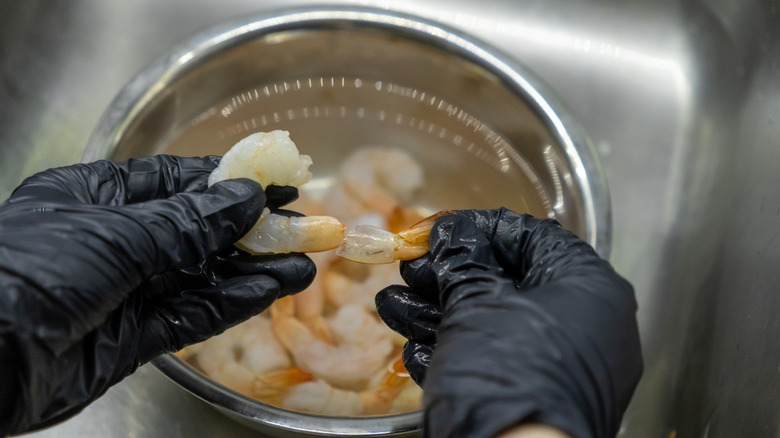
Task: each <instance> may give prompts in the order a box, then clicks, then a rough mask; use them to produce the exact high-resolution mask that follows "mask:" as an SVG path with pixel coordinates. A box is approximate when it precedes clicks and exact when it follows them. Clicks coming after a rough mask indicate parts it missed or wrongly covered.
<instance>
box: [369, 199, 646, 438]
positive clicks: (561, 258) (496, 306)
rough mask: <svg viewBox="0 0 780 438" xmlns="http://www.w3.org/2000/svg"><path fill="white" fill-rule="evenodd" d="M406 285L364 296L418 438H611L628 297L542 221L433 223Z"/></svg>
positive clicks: (497, 216) (623, 363)
mask: <svg viewBox="0 0 780 438" xmlns="http://www.w3.org/2000/svg"><path fill="white" fill-rule="evenodd" d="M401 272H402V275H403V277H404V280H405V281H406V282H407V283H408V285H409V287H405V286H391V287H388V288H386V289H384V290H382V291H381V292H380V293H379V294H378V295H377V298H376V301H377V308H378V310H379V312H380V315H381V316H382V318H383V319H384V320H385V322H386V323H387V324H388V325H390V327H392V328H394V329H395V330H396V331H398V332H400V333H401V334H403V335H404V336H406V337H407V338H408V339H409V342H408V343H407V344H406V346H405V348H404V355H403V357H404V361H405V363H406V366H407V369H408V370H409V372H410V373H411V374H412V377H414V378H415V380H416V381H417V382H418V383H420V382H422V383H423V385H422V386H423V389H424V409H425V431H426V434H427V435H428V436H435V437H455V436H464V437H492V436H495V435H496V434H498V433H500V432H502V431H506V430H508V429H510V428H511V427H513V426H516V425H518V424H520V423H526V422H527V423H542V424H546V425H549V426H553V427H555V428H557V429H560V430H562V431H564V432H566V433H569V434H571V435H572V436H575V437H611V436H614V435H615V434H616V433H617V431H618V428H619V425H620V421H621V417H622V415H623V413H624V411H625V409H626V407H627V405H628V402H629V399H630V398H631V396H632V394H633V391H634V389H635V387H636V384H637V382H638V380H639V377H640V375H641V372H642V358H641V351H640V345H639V336H638V330H637V322H636V315H635V314H636V301H635V297H634V292H633V288H632V287H631V285H630V284H629V283H628V282H627V281H625V280H624V279H623V278H621V277H620V276H619V275H618V274H617V273H615V271H614V270H613V269H612V267H611V266H610V265H609V264H608V263H607V262H606V261H604V260H603V259H601V258H600V257H599V256H598V255H597V254H596V253H595V252H594V251H593V249H592V248H591V247H590V246H589V245H588V244H586V243H584V242H583V241H581V240H580V239H578V238H577V237H576V236H574V235H573V234H572V233H570V232H568V231H566V230H564V229H562V228H561V227H560V225H559V224H558V223H557V222H555V221H552V220H539V219H535V218H533V217H531V216H528V215H518V214H516V213H513V212H511V211H509V210H506V209H499V210H487V211H486V210H471V211H461V212H458V213H457V214H455V215H448V216H445V217H443V218H441V219H439V220H438V221H437V222H436V224H435V226H434V228H433V230H432V232H431V235H430V253H429V254H427V255H426V256H424V257H422V258H420V259H417V260H414V261H411V262H407V263H405V264H403V265H402V268H401Z"/></svg>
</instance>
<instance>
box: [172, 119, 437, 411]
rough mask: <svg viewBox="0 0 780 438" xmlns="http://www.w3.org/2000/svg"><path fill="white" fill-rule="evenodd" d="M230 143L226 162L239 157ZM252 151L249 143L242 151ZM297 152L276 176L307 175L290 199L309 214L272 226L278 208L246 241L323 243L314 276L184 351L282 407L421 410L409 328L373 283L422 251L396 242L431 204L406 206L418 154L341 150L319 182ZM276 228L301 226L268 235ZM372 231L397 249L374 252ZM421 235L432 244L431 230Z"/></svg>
mask: <svg viewBox="0 0 780 438" xmlns="http://www.w3.org/2000/svg"><path fill="white" fill-rule="evenodd" d="M255 135H257V134H255ZM264 135H265V136H269V135H273V136H274V137H273V138H267V137H258V138H259V139H260V140H262V141H266V142H269V141H272V142H277V143H279V144H284V143H285V142H287V141H289V138H288V137H286V135H287V133H285V132H283V131H282V132H281V134H280V131H275V132H272V133H270V134H264ZM258 138H255V139H254V140H253V141H254V142H255V144H257V143H258ZM262 141H260V143H262ZM290 143H291V142H290ZM237 146H238V145H237ZM293 147H294V145H293ZM234 149H237V147H236V148H234ZM231 151H232V150H231ZM230 153H231V152H228V154H226V155H225V157H224V158H223V163H225V162H226V160H228V161H229V160H230V159H235V158H236V157H232V158H231V157H230V156H229V154H230ZM234 155H235V154H234ZM266 157H267V154H266ZM302 157H305V156H302ZM251 160H252V158H246V154H245V155H244V158H243V159H241V161H242V162H246V161H251ZM290 162H291V163H294V164H292V165H291V169H293V170H292V171H290V172H289V175H288V176H289V178H287V177H284V176H283V177H281V178H278V177H277V180H276V181H275V182H274V183H275V184H288V183H289V182H290V181H291V179H290V178H293V179H294V178H297V179H298V180H297V181H295V182H294V183H293V185H301V187H300V190H299V192H300V197H299V199H298V200H296V201H295V202H293V203H292V204H290V205H289V206H287V207H285V208H289V209H291V210H295V211H298V212H300V213H303V214H305V215H307V218H306V219H305V220H306V221H307V222H305V223H304V222H300V223H298V222H289V221H287V222H285V220H286V219H287V218H285V219H284V220H283V219H279V221H281V222H279V223H276V224H273V225H269V224H270V222H269V221H268V218H269V217H273V216H274V215H273V214H272V213H270V212H266V213H264V217H261V221H259V222H258V225H256V227H255V228H256V230H255V232H254V234H252V232H250V235H247V236H246V237H245V238H244V239H242V241H241V242H239V246H241V247H242V248H245V249H248V250H250V251H252V252H255V253H266V252H288V251H296V252H298V251H301V252H303V251H319V252H312V253H309V256H310V257H311V258H312V259H313V260H314V262H315V263H316V265H317V276H316V277H315V279H314V281H313V283H312V284H311V286H310V287H309V288H308V289H306V290H305V291H303V292H301V293H299V294H296V295H294V296H289V297H285V298H282V299H280V300H277V301H276V302H275V303H274V304H273V305H272V306H271V307H270V308H269V309H268V310H266V311H265V312H263V313H262V314H260V315H258V316H256V317H254V318H252V319H250V320H249V321H247V322H245V323H243V324H240V325H238V326H236V327H233V328H231V329H229V330H227V331H225V332H224V333H223V334H221V335H218V336H216V337H214V338H211V339H209V340H207V341H205V342H202V343H200V344H197V345H193V346H190V347H188V348H186V349H184V350H182V351H181V352H180V353H178V355H179V357H181V358H183V359H185V360H186V361H187V362H188V363H190V364H192V365H193V366H195V367H196V368H198V369H199V370H201V371H202V372H203V373H205V374H206V375H208V376H210V377H211V378H212V379H214V380H216V381H217V382H219V383H221V384H222V385H224V386H227V387H229V388H231V389H233V390H234V391H237V392H239V393H241V394H244V395H246V396H249V397H252V398H254V399H257V400H259V401H261V402H264V403H268V404H272V405H274V406H277V407H281V408H284V409H289V410H295V411H300V412H307V413H313V414H320V415H330V416H373V415H389V414H398V413H403V412H410V411H415V410H418V409H420V404H421V397H422V392H421V390H420V388H419V387H418V386H417V385H416V384H415V383H414V382H413V381H412V379H411V378H410V377H409V375H408V373H407V372H406V370H405V369H404V367H403V363H402V362H401V360H400V355H401V351H402V347H403V344H404V342H405V339H404V338H403V337H402V336H400V335H398V334H397V333H395V332H393V331H392V330H391V329H389V328H388V327H387V326H386V325H385V324H384V323H383V322H382V321H381V320H380V319H379V317H378V315H377V312H376V308H375V305H374V296H375V294H376V292H378V291H379V290H380V289H382V288H383V287H385V286H388V285H390V284H402V283H403V280H402V278H401V276H400V273H399V269H398V263H397V261H396V260H398V259H405V258H410V257H417V256H419V255H421V254H420V253H419V252H415V251H416V250H415V251H413V254H411V255H410V256H409V257H405V256H403V255H399V254H400V253H402V252H403V250H401V251H399V249H398V241H402V242H405V241H404V239H399V238H398V236H399V235H401V236H403V235H404V234H403V233H404V232H405V231H406V230H409V229H410V227H412V229H414V227H413V225H414V224H416V223H418V222H419V221H420V220H421V219H423V218H424V217H425V216H426V215H427V212H426V211H425V210H422V209H415V208H410V207H408V206H409V205H411V203H412V201H413V200H414V195H415V192H416V191H417V190H418V189H419V188H420V187H421V186H422V184H423V172H422V168H421V166H420V164H419V163H417V162H416V161H415V160H414V158H413V157H412V156H411V155H410V154H408V153H406V152H404V151H402V150H400V149H395V148H385V147H364V148H361V149H358V150H356V151H354V152H353V153H352V154H351V155H349V156H348V157H347V158H346V159H345V160H344V162H343V163H342V166H341V168H340V170H339V172H338V175H337V176H336V178H335V179H334V183H333V184H332V185H330V186H329V187H328V188H327V189H326V190H324V191H322V190H320V191H314V190H309V189H308V188H307V186H306V185H305V184H303V182H305V181H308V179H307V178H305V173H306V172H308V165H309V164H310V163H311V160H310V159H308V157H306V158H303V159H300V160H299V161H298V162H295V160H292V161H290ZM304 167H305V168H306V170H305V171H301V169H302V168H304ZM233 168H234V169H235V166H234V167H233ZM215 173H216V172H215ZM302 174H303V175H304V178H303V180H301V175H302ZM212 175H213V174H212ZM237 176H245V175H244V174H239V175H236V174H232V175H231V174H224V175H222V176H221V177H219V178H215V181H216V180H220V179H225V178H231V177H237ZM285 178H287V179H285ZM309 178H310V176H309ZM301 181H303V182H301ZM261 184H269V182H268V181H261ZM334 217H338V220H335V222H334V221H331V220H330V219H325V223H324V225H323V223H322V222H318V221H321V220H322V219H317V218H334ZM312 218H314V219H312ZM293 219H294V218H293ZM301 219H304V218H301ZM263 220H265V223H264V224H261V222H263ZM264 227H265V228H267V227H272V229H271V231H268V229H266V230H265V231H263V228H264ZM273 227H276V228H273ZM279 227H281V228H279ZM296 227H300V229H298V228H296ZM345 230H346V231H345ZM285 233H286V234H285ZM377 233H379V234H377ZM268 235H270V236H278V235H286V236H287V237H289V236H293V237H289V238H287V237H286V238H285V239H286V240H285V241H284V242H282V241H281V240H284V239H281V240H279V239H276V240H274V242H272V243H271V244H269V243H268V238H269V237H268ZM301 235H303V237H301ZM377 235H379V236H380V237H378V238H375V236H377ZM425 236H426V239H427V234H425ZM370 240H374V241H377V240H378V241H381V242H382V245H384V247H387V245H388V242H390V244H391V248H390V249H384V250H382V251H379V252H382V256H381V257H380V258H379V259H377V258H376V256H375V254H376V253H377V251H375V250H373V249H372V250H366V245H367V243H366V242H367V241H370ZM413 240H414V239H410V241H413ZM257 242H261V243H262V245H257V244H256V243H257ZM291 242H292V243H291ZM312 242H314V243H312ZM393 242H395V243H393ZM407 243H408V242H407ZM418 243H419V242H418ZM423 243H424V245H423V246H425V247H426V249H427V240H425V241H424V242H423ZM412 244H413V245H414V242H412ZM301 245H303V247H302V246H301ZM338 245H340V246H339V247H338V248H336V249H335V250H334V249H333V248H335V247H336V246H338ZM393 245H395V246H393ZM401 247H403V244H402V245H401ZM302 248H303V249H302ZM323 249H325V250H324V251H323ZM423 253H424V251H423ZM351 260H357V261H359V262H362V263H355V262H354V261H351ZM365 263H369V264H365Z"/></svg>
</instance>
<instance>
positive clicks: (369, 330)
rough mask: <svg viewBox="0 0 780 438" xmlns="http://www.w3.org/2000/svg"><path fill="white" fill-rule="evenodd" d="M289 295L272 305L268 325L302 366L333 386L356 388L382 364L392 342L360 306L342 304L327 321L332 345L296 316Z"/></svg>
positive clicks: (364, 383) (380, 324)
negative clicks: (331, 336)
mask: <svg viewBox="0 0 780 438" xmlns="http://www.w3.org/2000/svg"><path fill="white" fill-rule="evenodd" d="M291 298H292V297H284V298H281V299H279V300H277V301H276V302H275V303H274V304H273V305H272V306H271V328H272V330H273V333H274V335H276V338H277V339H278V340H279V342H280V343H281V344H282V345H284V346H285V348H287V350H288V351H289V352H290V354H292V356H293V358H294V359H295V363H296V364H297V365H298V366H299V367H300V368H301V369H303V370H304V371H306V372H308V373H311V374H312V375H313V376H314V377H315V378H318V379H323V380H326V381H327V382H328V383H329V384H331V385H333V386H336V387H339V388H344V389H359V388H361V387H363V386H365V385H366V383H367V382H368V381H369V380H370V379H371V377H372V376H374V375H375V373H376V372H377V371H378V370H379V369H381V368H382V367H383V366H384V364H385V363H386V358H387V356H388V355H389V354H390V353H391V352H392V350H393V342H392V340H391V338H390V336H389V335H388V334H387V332H386V331H385V330H384V329H383V326H382V323H381V322H380V321H379V320H377V319H376V318H374V317H372V315H370V314H369V313H368V312H366V311H365V310H364V309H363V308H362V307H360V306H355V305H352V306H344V307H342V308H340V309H339V310H338V312H337V313H336V315H335V316H334V317H333V318H332V319H331V320H330V321H329V322H330V328H331V333H332V335H333V340H334V343H335V345H331V344H328V343H326V342H323V341H322V340H321V339H319V338H317V336H315V334H314V333H312V331H311V330H310V329H309V328H308V327H307V326H306V325H305V324H303V323H302V322H301V321H300V320H298V319H297V318H295V316H294V315H295V310H294V301H293V300H292V299H291Z"/></svg>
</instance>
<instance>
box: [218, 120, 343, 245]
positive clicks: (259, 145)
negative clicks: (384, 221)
mask: <svg viewBox="0 0 780 438" xmlns="http://www.w3.org/2000/svg"><path fill="white" fill-rule="evenodd" d="M311 164H312V161H311V157H309V156H308V155H301V154H299V153H298V148H297V147H296V146H295V143H293V142H292V140H291V139H290V135H289V133H288V132H287V131H272V132H269V133H264V132H258V133H255V134H252V135H250V136H249V137H246V138H245V139H243V140H241V141H239V142H238V143H236V144H235V146H233V147H232V148H231V149H230V150H229V151H227V153H225V155H224V156H223V157H222V160H221V161H220V163H219V165H218V166H217V168H216V169H214V171H213V172H212V173H211V175H209V181H208V183H209V186H211V185H212V184H215V183H217V182H219V181H223V180H226V179H231V178H249V179H252V180H254V181H256V182H258V183H260V185H262V186H263V188H265V187H268V186H269V185H281V186H285V185H289V186H294V187H299V186H301V185H302V184H304V183H306V182H307V181H309V180H310V179H311V177H312V174H311V172H309V166H310V165H311ZM343 237H344V225H343V224H342V223H341V222H340V221H339V220H338V219H336V218H333V217H329V216H309V217H286V216H281V215H277V214H273V213H271V211H270V210H269V209H267V208H266V209H264V210H263V213H262V215H261V216H260V219H259V220H258V221H257V223H256V224H255V225H254V227H252V229H251V230H250V231H249V232H248V233H247V234H246V235H245V236H244V237H242V238H241V240H239V242H238V243H237V245H238V246H239V247H240V248H242V249H244V250H247V251H249V252H253V253H256V254H269V253H277V254H278V253H288V252H316V251H325V250H329V249H333V248H335V247H337V246H338V245H339V244H340V243H341V241H342V240H343Z"/></svg>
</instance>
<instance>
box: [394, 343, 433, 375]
mask: <svg viewBox="0 0 780 438" xmlns="http://www.w3.org/2000/svg"><path fill="white" fill-rule="evenodd" d="M433 349H434V346H433V345H432V344H424V343H420V342H416V341H409V342H407V343H406V344H405V345H404V349H403V352H402V353H401V359H402V360H403V361H404V366H405V367H406V371H408V372H409V375H410V376H412V380H414V382H415V383H417V385H419V386H422V385H423V382H424V381H425V374H426V373H427V372H428V366H429V365H430V363H431V354H433Z"/></svg>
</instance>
